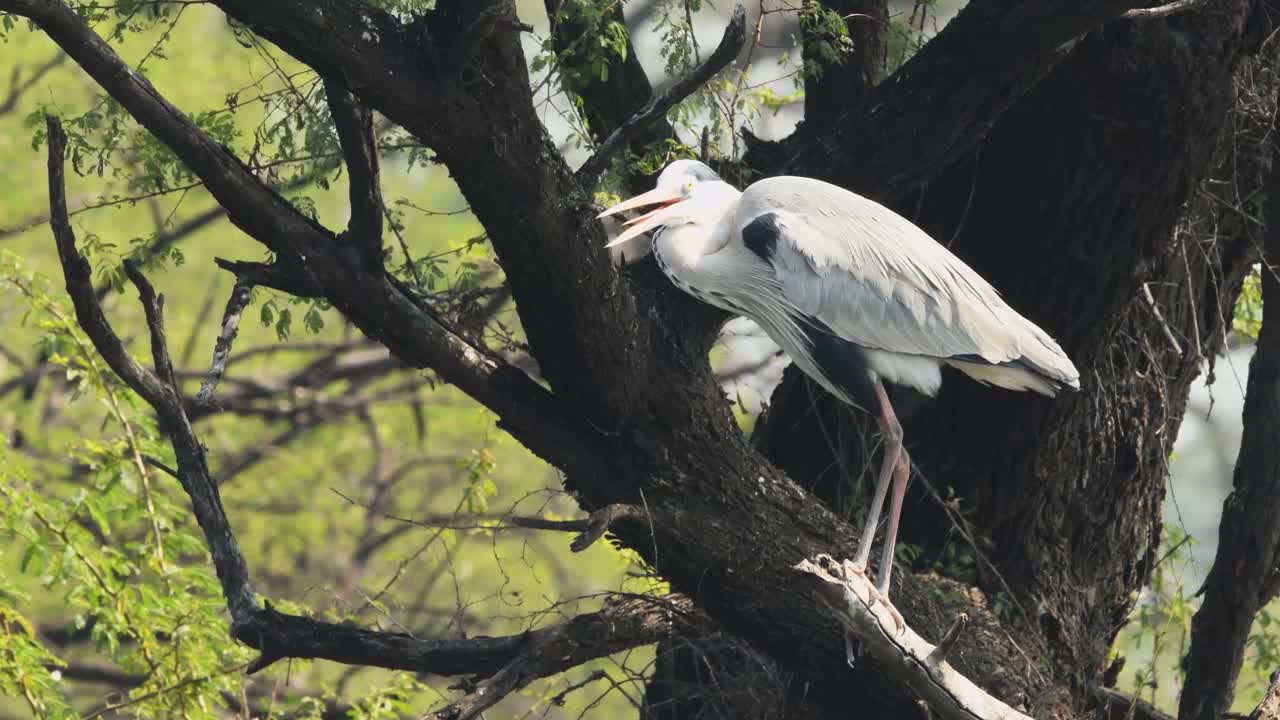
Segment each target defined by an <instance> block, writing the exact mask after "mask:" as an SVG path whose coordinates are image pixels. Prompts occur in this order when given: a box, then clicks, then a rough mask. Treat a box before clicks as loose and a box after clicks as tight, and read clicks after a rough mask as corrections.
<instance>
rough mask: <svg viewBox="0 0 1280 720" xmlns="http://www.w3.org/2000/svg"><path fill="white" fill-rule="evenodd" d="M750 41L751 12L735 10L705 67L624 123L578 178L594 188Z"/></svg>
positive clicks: (703, 64) (685, 78)
mask: <svg viewBox="0 0 1280 720" xmlns="http://www.w3.org/2000/svg"><path fill="white" fill-rule="evenodd" d="M746 39H747V11H746V10H745V9H743V7H742V5H738V6H737V7H735V8H734V9H733V17H732V18H731V19H730V20H729V25H728V26H727V27H725V29H724V35H723V36H721V38H720V44H719V45H718V46H716V49H715V52H713V53H711V56H710V57H708V58H707V59H706V61H705V62H703V63H702V64H701V65H699V66H698V67H696V68H694V69H693V72H690V73H689V74H688V75H686V76H685V77H683V78H681V79H680V80H679V81H678V82H676V83H675V84H673V85H672V86H671V87H669V88H667V91H666V92H664V93H662V94H661V95H659V96H658V97H656V98H654V99H653V100H650V101H649V104H648V105H645V106H644V107H643V108H641V109H640V112H637V113H636V114H635V115H633V116H631V119H629V120H627V121H626V122H624V123H623V124H622V125H621V126H620V127H619V128H618V129H617V130H614V131H613V132H612V133H611V134H610V135H609V137H607V138H605V141H604V142H603V143H601V144H600V147H599V148H598V149H597V150H596V152H595V154H594V155H592V156H591V157H590V158H588V159H587V161H586V162H585V163H583V164H582V167H581V168H579V169H578V172H577V178H578V180H579V182H581V183H582V185H583V186H586V187H591V186H594V185H595V183H596V179H597V178H599V177H600V173H602V172H604V169H605V167H607V166H608V164H609V161H610V160H611V159H612V158H613V156H614V155H615V154H617V152H618V151H619V150H621V149H622V148H624V147H626V146H627V144H628V143H630V142H631V140H632V139H634V138H635V137H636V136H638V135H639V134H640V133H641V132H643V131H644V130H645V129H646V128H648V127H649V125H650V124H651V123H653V122H655V121H657V120H658V119H660V118H662V117H664V116H665V115H666V114H667V111H668V110H670V109H671V108H673V107H675V105H676V103H678V102H680V101H681V100H684V99H685V98H687V97H689V96H690V95H692V94H693V93H694V92H695V91H697V90H698V88H700V87H702V86H703V85H705V84H706V83H707V81H709V80H711V78H712V77H714V76H715V74H716V73H718V72H720V71H721V70H723V69H724V68H725V66H727V65H728V64H729V63H730V62H732V61H733V59H734V58H735V57H737V56H738V51H739V50H741V49H742V45H743V43H744V42H746Z"/></svg>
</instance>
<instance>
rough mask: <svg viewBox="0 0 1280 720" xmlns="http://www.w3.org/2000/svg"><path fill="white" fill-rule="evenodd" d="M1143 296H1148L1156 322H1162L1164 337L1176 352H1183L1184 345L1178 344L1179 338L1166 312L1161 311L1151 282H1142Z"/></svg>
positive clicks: (1148, 303)
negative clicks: (1167, 318) (1153, 293)
mask: <svg viewBox="0 0 1280 720" xmlns="http://www.w3.org/2000/svg"><path fill="white" fill-rule="evenodd" d="M1142 296H1143V297H1144V298H1146V300H1147V305H1148V306H1150V307H1151V313H1152V314H1153V315H1155V316H1156V322H1158V323H1160V327H1161V329H1163V330H1164V339H1165V340H1168V341H1169V347H1170V348H1171V349H1172V350H1173V352H1174V354H1176V355H1181V354H1182V345H1179V344H1178V339H1177V338H1175V337H1174V336H1173V330H1171V329H1170V328H1169V323H1167V322H1165V320H1164V314H1163V313H1161V312H1160V306H1159V305H1157V304H1156V299H1155V298H1154V297H1153V296H1152V295H1151V284H1150V283H1142Z"/></svg>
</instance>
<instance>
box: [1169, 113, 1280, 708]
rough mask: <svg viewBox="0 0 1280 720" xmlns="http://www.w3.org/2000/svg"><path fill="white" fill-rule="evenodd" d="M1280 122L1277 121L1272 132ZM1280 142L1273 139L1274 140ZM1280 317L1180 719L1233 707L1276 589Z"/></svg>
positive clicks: (1275, 194)
mask: <svg viewBox="0 0 1280 720" xmlns="http://www.w3.org/2000/svg"><path fill="white" fill-rule="evenodd" d="M1275 131H1276V125H1275V123H1274V122H1273V124H1272V136H1273V137H1274V133H1275ZM1273 143H1274V140H1273ZM1277 160H1280V146H1276V147H1274V148H1273V152H1272V162H1271V174H1270V176H1269V179H1268V181H1267V218H1266V223H1267V225H1266V229H1265V231H1264V240H1263V242H1264V248H1263V257H1262V302H1263V305H1264V306H1267V305H1270V307H1272V308H1280V280H1277V278H1276V272H1277V268H1280V162H1277ZM1277 319H1280V315H1278V314H1277V313H1275V312H1272V313H1270V314H1264V316H1263V320H1262V330H1261V332H1259V334H1258V345H1257V351H1256V352H1255V353H1254V356H1253V359H1252V360H1251V361H1250V363H1249V385H1248V390H1247V391H1246V394H1245V405H1244V432H1243V435H1242V437H1241V441H1240V455H1239V458H1238V460H1237V461H1236V467H1235V474H1234V476H1233V478H1232V490H1231V494H1230V495H1228V496H1227V499H1226V501H1225V502H1224V503H1223V506H1222V522H1221V523H1220V525H1219V530H1218V536H1219V538H1218V549H1217V552H1216V554H1215V557H1214V560H1213V567H1212V568H1211V569H1210V570H1209V576H1208V577H1207V578H1206V579H1205V584H1204V603H1203V604H1202V605H1201V606H1200V609H1199V610H1198V611H1197V612H1196V615H1195V618H1194V619H1193V620H1192V623H1191V649H1190V651H1189V652H1188V655H1187V659H1186V663H1187V664H1186V668H1187V679H1186V684H1185V685H1184V687H1183V690H1182V700H1181V702H1180V704H1179V708H1178V717H1179V719H1180V720H1216V719H1217V718H1220V717H1222V715H1223V713H1225V712H1226V711H1227V710H1229V709H1230V707H1231V700H1232V697H1233V695H1234V692H1235V682H1236V677H1237V675H1239V673H1240V665H1241V662H1242V661H1243V659H1244V649H1245V643H1246V642H1247V641H1248V639H1249V629H1250V627H1251V626H1252V625H1253V617H1254V615H1256V614H1257V612H1258V609H1259V608H1261V607H1262V606H1263V605H1265V604H1266V603H1267V601H1269V600H1270V599H1271V597H1272V596H1273V594H1274V593H1275V586H1274V583H1273V582H1272V580H1271V578H1272V573H1274V572H1275V568H1276V564H1277V561H1280V514H1277V513H1276V512H1275V509H1274V508H1275V498H1276V497H1280V446H1278V445H1277V444H1276V442H1275V429H1276V428H1277V427H1280V323H1278V322H1276V320H1277Z"/></svg>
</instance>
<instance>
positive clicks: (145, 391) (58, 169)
mask: <svg viewBox="0 0 1280 720" xmlns="http://www.w3.org/2000/svg"><path fill="white" fill-rule="evenodd" d="M46 126H47V128H48V134H49V216H50V225H51V226H52V228H53V235H54V240H55V241H56V243H57V246H58V257H59V259H60V260H61V262H62V270H63V276H64V278H65V279H66V284H67V292H68V294H70V295H71V300H72V303H73V304H74V305H75V309H76V319H77V320H78V321H79V323H80V327H82V328H84V331H85V334H86V335H88V336H89V339H90V341H92V342H93V345H94V347H95V348H97V350H98V352H99V353H101V354H102V357H103V359H104V360H106V361H107V364H108V365H109V366H110V367H111V369H112V370H114V371H115V373H116V374H117V375H119V376H120V378H121V379H123V380H124V381H125V383H126V384H128V385H129V387H131V388H133V389H134V391H135V392H137V393H138V394H139V395H141V396H142V398H143V399H144V400H146V401H147V402H148V403H149V404H151V406H152V407H154V408H155V410H156V413H157V414H158V415H159V417H160V422H161V425H162V427H163V428H164V429H165V431H166V432H167V433H168V434H169V436H170V438H171V441H172V442H173V446H174V452H175V454H176V456H177V459H178V478H179V480H180V481H181V483H182V487H183V489H184V490H186V491H187V494H188V496H190V498H191V503H192V509H193V511H194V513H195V515H196V519H197V520H198V521H199V523H200V528H201V529H202V530H203V531H204V533H205V537H206V539H207V540H208V543H209V550H210V552H211V554H212V555H213V564H214V568H215V569H216V571H217V574H218V580H219V581H220V582H221V583H222V590H223V594H224V595H225V596H226V599H227V606H228V608H230V610H231V616H232V619H233V627H234V625H235V624H238V623H241V622H244V621H245V620H246V619H247V618H250V617H252V616H253V614H254V613H255V612H257V610H258V603H257V596H256V593H255V592H254V590H253V587H252V585H251V584H250V583H249V568H248V565H247V564H246V563H245V560H244V555H242V554H241V552H240V547H239V545H238V544H237V543H236V539H235V535H234V534H233V533H232V532H231V526H230V523H229V522H228V521H227V516H226V512H225V511H224V510H223V509H222V500H221V498H219V496H218V489H217V488H216V487H215V486H214V484H213V481H212V480H211V479H210V477H209V467H208V463H207V462H206V461H205V456H204V448H203V446H202V445H201V444H200V442H199V441H198V440H197V439H196V437H195V433H194V432H193V431H192V429H191V424H190V422H188V421H187V416H186V413H185V412H183V409H182V402H181V399H180V397H179V395H178V391H177V388H176V386H175V385H174V384H173V382H172V377H173V370H172V367H171V366H170V364H169V356H168V350H167V349H165V348H164V347H163V345H157V344H156V343H163V342H164V328H163V326H162V325H161V324H160V323H161V322H162V321H163V318H162V315H161V312H160V301H159V299H158V298H157V297H156V296H155V293H154V291H153V290H151V286H150V284H149V283H147V282H146V281H145V280H142V281H141V282H139V278H141V275H140V274H138V273H137V271H136V268H135V269H133V270H132V273H131V277H132V278H133V279H134V282H135V284H137V285H138V289H139V292H141V293H142V295H143V305H144V309H145V310H146V312H147V325H148V327H149V329H150V331H151V339H152V342H153V346H152V353H153V355H154V356H155V358H156V365H157V368H159V372H160V375H159V376H157V375H156V373H153V372H152V371H150V370H148V369H147V368H145V367H143V366H142V365H140V364H138V362H137V361H136V360H134V359H133V357H132V356H130V355H129V353H128V351H127V350H125V348H124V345H123V344H122V343H121V342H120V338H119V337H118V336H117V335H116V333H115V331H114V330H112V328H111V325H110V323H109V322H107V318H106V316H105V315H103V313H102V307H101V306H100V305H99V304H98V300H97V298H96V297H95V296H94V293H93V282H92V278H91V275H90V267H89V262H88V261H87V260H85V259H84V256H82V255H81V254H80V253H79V251H78V250H77V249H76V238H75V234H74V232H73V231H72V230H71V221H70V218H69V217H68V216H67V204H66V189H65V176H64V170H63V168H64V164H63V157H64V154H65V153H66V148H67V136H66V133H64V132H63V130H62V122H61V121H60V120H59V119H58V118H56V117H52V116H51V117H49V118H47V119H46ZM166 380H167V381H168V382H166Z"/></svg>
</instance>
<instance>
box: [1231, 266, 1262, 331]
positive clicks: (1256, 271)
mask: <svg viewBox="0 0 1280 720" xmlns="http://www.w3.org/2000/svg"><path fill="white" fill-rule="evenodd" d="M1261 268H1262V266H1261V265H1255V266H1254V268H1253V270H1252V271H1251V272H1250V273H1249V274H1248V275H1246V276H1245V278H1244V286H1243V287H1241V288H1240V297H1239V298H1237V299H1236V309H1235V315H1234V317H1233V322H1232V329H1233V330H1234V331H1235V332H1236V334H1237V335H1240V336H1242V337H1245V338H1248V339H1250V340H1257V339H1258V333H1259V332H1261V331H1262V275H1261V272H1262V269H1261Z"/></svg>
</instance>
